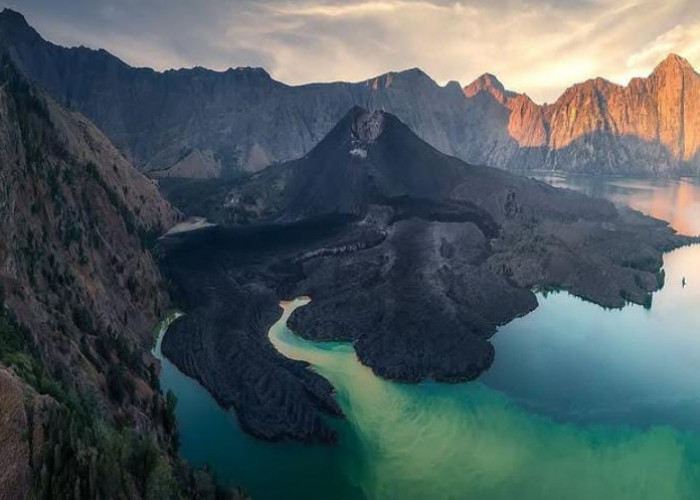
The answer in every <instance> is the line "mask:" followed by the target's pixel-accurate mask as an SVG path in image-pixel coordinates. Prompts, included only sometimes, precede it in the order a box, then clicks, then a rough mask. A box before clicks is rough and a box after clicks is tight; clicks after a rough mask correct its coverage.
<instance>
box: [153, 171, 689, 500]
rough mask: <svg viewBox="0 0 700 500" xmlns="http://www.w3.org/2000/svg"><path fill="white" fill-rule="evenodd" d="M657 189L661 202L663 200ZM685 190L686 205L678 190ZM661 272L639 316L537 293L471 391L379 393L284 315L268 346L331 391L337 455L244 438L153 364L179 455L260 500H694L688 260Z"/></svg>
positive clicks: (461, 387) (369, 377)
mask: <svg viewBox="0 0 700 500" xmlns="http://www.w3.org/2000/svg"><path fill="white" fill-rule="evenodd" d="M615 182H617V183H618V184H619V183H620V182H621V181H620V180H616V181H615ZM630 182H633V181H630ZM614 189H616V188H614ZM625 189H628V188H625ZM635 189H636V188H635ZM635 189H632V190H631V191H627V192H626V193H623V197H624V196H627V197H628V198H629V199H626V200H624V199H623V200H622V201H624V202H628V203H630V204H634V203H633V202H634V200H632V199H631V198H634V197H635V196H639V197H646V198H648V197H649V189H648V187H646V186H643V185H642V187H641V188H639V189H640V190H641V191H639V192H638V191H635ZM657 189H660V192H661V193H662V195H663V196H665V199H666V200H668V199H672V198H673V196H671V195H669V194H668V189H671V190H672V189H675V187H671V188H668V189H666V188H663V187H662V188H658V187H654V188H653V189H652V191H653V190H657ZM665 189H666V190H665ZM684 189H686V188H684ZM640 192H641V193H642V194H641V195H640ZM690 192H691V194H692V196H691V197H690V198H691V199H692V200H694V199H700V197H699V198H694V197H695V196H696V195H697V187H696V186H695V185H693V184H692V183H691V185H690ZM603 194H604V195H606V194H605V193H603ZM618 194H619V193H618ZM686 194H687V193H686ZM606 196H607V195H606ZM657 196H658V195H657ZM669 197H670V198H669ZM652 198H653V196H652ZM681 198H683V200H686V201H684V202H683V203H686V205H685V210H682V209H680V208H678V207H676V209H674V213H676V212H683V213H687V214H688V218H689V219H693V220H689V221H685V222H683V223H684V224H687V225H686V226H684V227H685V228H686V230H685V231H684V232H686V231H691V230H692V227H693V224H695V223H697V221H700V218H698V219H696V218H695V215H696V214H695V213H694V210H695V207H694V202H692V203H690V202H688V201H687V199H688V196H686V195H684V196H683V197H681ZM616 201H620V200H616ZM667 202H668V201H667ZM640 203H642V202H640ZM645 203H646V202H645ZM669 203H670V202H669ZM688 203H689V204H688ZM637 208H640V209H643V207H640V206H637ZM648 213H651V210H649V211H648ZM664 262H665V269H666V275H667V283H666V286H665V287H664V288H663V290H661V291H660V292H658V293H656V294H655V295H654V300H653V303H652V307H651V308H650V309H644V308H642V307H638V306H629V307H626V308H624V309H622V310H604V309H602V308H600V307H598V306H596V305H594V304H590V303H587V302H583V301H581V300H579V299H577V298H575V297H572V296H570V295H568V294H566V293H561V294H551V295H548V296H544V295H539V296H538V300H539V302H540V307H539V308H538V309H537V310H535V311H534V312H533V313H531V314H529V315H527V316H525V317H524V318H520V319H517V320H515V321H513V322H511V323H510V324H508V325H506V326H504V327H503V328H501V329H500V330H499V332H498V333H497V334H496V336H495V337H494V338H493V341H494V344H495V346H496V360H495V363H494V366H493V368H492V369H491V370H490V371H489V372H488V373H487V374H485V375H484V376H483V377H482V378H481V379H480V381H478V382H475V383H469V384H456V385H448V384H436V383H423V384H419V385H401V384H394V383H391V382H387V381H384V380H381V379H379V378H377V377H375V376H374V375H373V374H372V373H371V371H370V370H369V369H367V368H366V367H364V366H362V365H361V364H360V363H359V362H358V361H357V359H356V357H355V354H354V351H353V349H352V347H351V346H350V345H345V344H340V343H327V344H318V343H311V342H308V341H305V340H303V339H301V338H299V337H297V336H295V335H294V334H293V333H291V332H290V331H289V330H288V329H287V328H286V327H285V320H286V317H287V315H288V314H289V312H291V309H292V308H294V307H303V304H304V302H305V301H304V299H299V300H297V301H295V302H293V303H288V304H283V306H284V314H283V309H280V314H281V318H280V321H279V322H278V323H277V324H276V325H275V326H274V327H273V328H272V329H271V330H270V340H271V341H272V342H273V344H274V345H275V347H276V348H277V349H278V350H279V351H280V352H282V353H283V354H284V355H285V356H287V357H290V358H294V359H303V360H306V361H308V362H309V363H310V364H311V365H312V367H313V369H314V370H316V371H317V372H319V373H320V374H321V375H322V376H324V377H326V378H327V379H328V380H329V381H330V382H331V383H332V384H333V385H334V387H335V388H336V390H337V397H338V401H339V403H340V405H341V406H342V408H343V410H344V411H345V413H346V415H347V420H342V421H341V420H332V421H331V423H332V425H334V426H335V427H336V428H337V429H338V432H339V434H340V445H339V446H337V447H328V446H320V445H318V446H307V445H299V444H292V443H281V444H269V443H263V442H260V441H257V440H255V439H253V438H250V437H248V436H247V435H245V434H244V433H243V432H242V431H241V430H240V429H239V427H238V425H237V423H236V421H235V417H234V416H233V415H231V414H230V413H228V412H226V411H224V410H222V409H220V408H219V407H218V406H217V405H216V403H215V402H214V401H213V399H212V398H211V397H210V396H209V395H208V393H207V392H206V391H205V390H204V389H203V388H201V386H199V385H198V384H197V383H196V382H194V381H192V380H191V379H189V378H187V377H185V376H184V375H182V374H181V373H180V372H179V371H177V369H176V368H175V367H174V366H173V365H172V364H170V363H169V362H168V361H167V360H163V371H162V374H161V383H162V385H163V387H164V389H172V390H173V391H174V392H175V393H176V395H177V396H178V399H179V404H178V407H177V417H178V421H179V423H180V431H181V442H182V453H183V455H184V456H185V457H186V459H187V460H188V461H190V462H191V463H193V464H197V465H202V464H204V463H210V464H211V466H212V468H213V470H214V472H215V473H216V474H217V476H218V477H219V478H220V479H222V480H224V481H225V482H228V483H229V484H233V485H238V486H242V487H243V488H244V489H246V490H247V491H248V492H249V493H250V494H251V495H252V496H253V498H260V499H276V498H377V499H394V498H396V499H411V498H416V499H423V498H430V499H442V498H445V499H449V498H476V499H513V498H518V499H542V498H556V499H566V498H570V499H589V498H630V499H640V498H649V499H659V498H662V499H667V498H668V499H673V498H697V497H698V492H700V328H699V327H700V310H699V309H698V307H699V306H700V300H699V299H700V265H699V264H700V247H698V246H696V247H688V248H683V249H680V250H677V251H674V252H671V253H669V254H667V255H666V257H665V261H664ZM682 277H686V281H687V283H686V286H685V287H683V286H682V284H681V280H682ZM166 326H167V325H164V329H165V327H166ZM156 354H157V355H158V354H159V350H158V346H157V347H156Z"/></svg>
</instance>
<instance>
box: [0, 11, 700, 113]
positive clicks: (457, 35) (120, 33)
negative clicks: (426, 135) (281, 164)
mask: <svg viewBox="0 0 700 500" xmlns="http://www.w3.org/2000/svg"><path fill="white" fill-rule="evenodd" d="M697 2H698V0H462V1H454V0H342V1H341V0H328V1H311V0H270V1H265V0H60V1H56V0H0V5H4V6H8V7H11V8H14V9H16V10H19V11H21V12H22V13H23V14H25V16H26V17H27V19H28V21H29V22H30V24H32V25H33V26H34V27H35V28H37V29H38V30H39V32H40V33H42V35H43V36H44V37H45V38H47V39H49V40H51V41H54V42H56V43H60V44H62V45H86V46H89V47H95V48H99V47H101V48H105V49H107V50H109V51H110V52H112V53H113V54H115V55H117V56H119V57H120V58H122V59H123V60H124V61H126V62H128V63H130V64H132V65H137V66H150V67H154V68H156V69H167V68H179V67H191V66H196V65H199V66H205V67H210V68H214V69H226V68H228V67H230V66H233V67H235V66H263V67H264V68H266V69H267V70H268V71H269V72H270V73H271V74H272V75H273V77H275V78H277V79H278V80H281V81H284V82H286V83H290V84H298V83H307V82H313V81H333V80H349V81H357V80H363V79H366V78H368V77H370V76H374V75H377V74H380V73H383V72H386V71H389V70H398V69H406V68H411V67H415V66H418V67H421V68H422V69H423V70H425V71H426V72H427V73H428V74H430V75H431V76H432V77H433V78H434V79H435V80H437V81H438V82H440V83H445V82H447V81H449V80H458V81H459V82H460V83H462V84H463V85H465V84H467V83H469V82H470V81H472V80H473V79H474V78H476V77H477V76H479V75H480V74H481V73H484V72H491V73H494V74H496V75H497V76H498V77H499V79H500V80H501V81H502V82H503V83H504V84H505V85H506V87H508V88H510V89H513V90H517V91H523V92H526V93H528V94H529V95H530V96H532V97H533V98H534V99H535V100H537V101H539V102H544V101H552V100H554V99H555V98H556V97H557V96H558V95H559V94H560V93H561V91H562V90H563V89H564V88H566V87H567V86H568V85H570V84H572V83H575V82H578V81H582V80H585V79H587V78H590V77H593V76H603V77H606V78H608V79H610V80H613V81H616V82H618V83H627V81H628V80H629V79H630V78H631V77H632V76H643V75H646V74H648V73H649V72H650V71H651V70H652V69H653V67H654V66H655V65H656V63H657V62H658V61H660V60H661V59H662V58H663V57H665V55H666V54H668V53H669V52H676V53H679V54H680V55H682V56H684V57H686V58H687V59H689V60H690V62H691V63H693V64H694V65H696V67H700V8H698V5H697Z"/></svg>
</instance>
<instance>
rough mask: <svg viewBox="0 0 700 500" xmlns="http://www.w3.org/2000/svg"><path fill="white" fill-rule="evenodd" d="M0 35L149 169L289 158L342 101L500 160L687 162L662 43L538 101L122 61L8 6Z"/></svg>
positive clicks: (691, 160) (413, 81)
mask: <svg viewBox="0 0 700 500" xmlns="http://www.w3.org/2000/svg"><path fill="white" fill-rule="evenodd" d="M0 42H1V43H2V44H3V45H4V46H6V47H7V48H8V51H9V53H10V54H11V55H12V57H13V59H14V61H15V62H16V63H17V64H18V65H19V67H21V68H22V69H23V71H24V72H26V74H27V75H29V76H30V77H31V78H32V79H33V80H34V81H36V82H37V83H38V84H39V85H40V86H42V87H43V88H45V89H46V90H47V91H48V92H49V93H50V94H51V95H52V96H53V97H54V98H55V99H56V100H58V101H59V102H60V103H62V104H63V105H65V106H66V107H69V108H71V109H76V110H79V111H80V112H82V113H83V114H85V115H86V116H88V117H89V118H90V119H91V120H93V121H94V122H95V123H96V124H97V125H98V126H99V127H100V128H101V129H102V130H103V131H104V132H105V133H106V134H107V135H108V136H109V137H110V138H111V139H112V141H113V142H114V143H115V144H116V145H117V146H118V147H119V149H120V150H121V151H122V152H123V153H124V154H125V155H126V156H127V158H129V159H130V160H131V161H132V162H133V163H134V164H135V165H136V166H137V167H138V168H139V169H140V170H142V171H145V172H148V173H149V175H152V176H157V177H175V178H183V177H184V178H216V177H222V176H223V177H230V176H236V175H239V174H240V173H241V172H244V171H245V172H255V171H258V170H260V169H262V168H265V167H266V166H268V165H270V164H275V163H280V162H284V161H287V160H291V159H294V158H298V157H300V156H302V155H304V154H305V153H307V152H308V151H310V150H311V149H312V148H313V147H314V146H315V145H316V144H317V143H318V142H319V141H320V140H321V139H322V138H323V137H324V136H325V135H326V134H327V133H328V132H329V131H330V130H331V128H332V127H333V126H334V125H335V124H336V123H337V122H338V120H340V119H341V118H342V117H343V116H344V115H345V114H346V113H347V111H348V110H349V109H350V108H352V107H353V106H361V107H363V108H365V109H370V110H384V111H389V112H391V113H392V114H395V115H396V116H397V117H398V118H399V119H400V120H401V121H403V122H404V123H406V124H407V125H408V126H409V127H410V128H411V129H412V130H413V131H414V132H416V134H417V135H418V136H419V137H421V138H422V139H423V140H425V141H427V142H428V143H430V144H431V145H432V146H434V147H435V148H437V149H438V150H440V151H441V152H443V153H446V154H450V155H453V156H457V157H458V158H461V159H463V160H465V161H467V162H469V163H472V164H484V165H490V166H495V167H500V168H503V169H507V170H514V171H527V170H531V169H549V170H561V171H572V172H584V173H601V174H633V175H653V176H668V175H680V174H695V173H696V172H697V168H698V166H699V165H700V159H698V147H699V146H698V140H697V136H698V135H699V134H700V132H699V131H698V130H699V128H700V124H698V123H697V119H696V118H695V116H696V115H697V113H695V112H694V110H696V109H697V106H698V104H699V103H698V102H697V100H698V90H697V89H698V86H699V85H700V76H698V74H697V73H696V72H695V71H694V70H693V68H692V67H691V66H690V65H689V64H688V62H687V61H685V60H683V59H682V58H680V57H678V56H674V55H672V56H669V58H668V59H666V60H665V61H664V62H663V63H661V64H660V65H659V66H658V67H657V68H656V69H655V71H654V72H653V73H652V74H651V75H650V76H649V78H636V79H634V80H632V81H631V82H630V84H629V85H628V86H626V87H623V86H619V85H615V84H612V83H610V82H607V81H605V80H603V79H600V78H598V79H594V80H589V81H587V82H585V83H582V84H578V85H574V86H573V87H571V88H570V89H568V90H567V91H566V92H565V93H564V94H563V95H562V96H561V97H560V98H559V99H558V100H557V101H556V102H555V103H553V104H549V105H539V104H536V103H535V102H533V101H532V100H531V99H530V98H529V97H528V96H527V95H524V94H518V93H515V92H511V91H508V90H506V89H505V88H504V86H503V84H502V83H501V82H499V81H498V79H497V78H496V77H495V76H494V75H491V74H484V75H483V76H481V77H479V78H478V79H477V80H475V81H474V82H472V83H471V84H470V85H468V86H466V87H465V88H463V89H462V88H460V85H459V84H458V83H457V82H450V83H448V84H447V85H445V86H440V85H438V84H437V83H435V82H434V81H433V80H432V79H431V78H430V77H428V76H427V75H426V74H425V73H423V72H422V71H421V70H419V69H411V70H407V71H401V72H391V73H387V74H384V75H380V76H378V77H375V78H370V79H368V80H366V81H363V82H358V83H344V82H337V83H327V84H310V85H301V86H288V85H285V84H283V83H280V82H277V81H275V80H273V79H272V78H271V77H270V75H269V74H267V73H266V72H265V71H264V70H263V69H260V68H237V69H229V70H227V71H223V72H217V71H211V70H207V69H204V68H192V69H181V70H169V71H165V72H162V73H160V72H156V71H153V70H151V69H147V68H132V67H130V66H128V65H127V64H125V63H124V62H122V61H120V60H119V59H118V58H116V57H114V56H112V55H111V54H109V53H108V52H106V51H104V50H91V49H88V48H85V47H77V48H64V47H60V46H57V45H54V44H52V43H50V42H47V41H45V40H44V39H42V38H41V36H40V35H39V34H38V33H37V32H36V31H35V30H34V29H33V28H31V27H30V26H29V25H28V24H27V22H26V20H25V19H24V17H22V16H21V14H19V13H17V12H14V11H11V10H8V9H5V10H4V11H3V12H2V13H1V14H0ZM88 82H89V83H88Z"/></svg>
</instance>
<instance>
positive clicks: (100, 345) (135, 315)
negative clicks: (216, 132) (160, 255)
mask: <svg viewBox="0 0 700 500" xmlns="http://www.w3.org/2000/svg"><path fill="white" fill-rule="evenodd" d="M0 186H2V189H1V190H0V401H1V405H2V410H0V415H1V416H2V418H0V436H2V439H0V455H1V456H2V457H4V459H3V466H2V467H1V468H0V485H1V487H0V490H1V491H2V495H8V496H7V497H6V498H26V497H28V496H31V497H36V498H68V497H74V496H76V497H81V498H97V497H100V498H143V497H146V496H147V495H150V496H151V497H153V496H155V497H160V498H165V497H168V496H170V495H175V496H177V495H178V494H180V493H185V494H188V493H187V490H188V489H190V488H191V487H192V488H195V487H194V486H191V485H190V484H189V483H188V482H189V481H190V480H191V479H192V476H189V472H187V470H186V469H185V468H181V467H182V466H181V464H180V462H179V461H178V459H177V455H176V437H175V429H174V420H173V413H172V410H173V408H172V403H173V401H172V400H170V399H169V400H167V401H166V398H164V397H163V396H162V395H161V394H160V392H159V390H158V380H157V377H156V372H157V365H156V363H155V361H154V360H153V359H152V358H151V356H150V355H149V354H148V352H149V348H150V345H151V343H152V337H151V331H152V328H153V327H154V325H155V324H156V323H157V321H158V320H159V319H160V317H161V316H162V315H163V313H164V311H165V308H166V307H167V304H168V297H167V294H166V292H165V291H164V288H163V286H162V278H161V275H160V272H159V270H158V267H157V266H156V263H155V262H154V259H153V257H152V255H151V253H150V251H149V249H150V247H151V244H152V243H153V241H154V239H155V237H157V236H158V235H159V234H161V233H162V232H163V231H164V230H166V229H167V228H168V227H169V226H171V225H172V224H173V223H175V222H176V220H177V218H178V215H177V213H176V212H175V211H174V210H173V209H172V207H171V206H170V205H169V204H168V203H167V202H165V201H164V200H163V199H162V198H161V197H160V195H159V194H158V190H157V188H156V186H155V185H154V184H153V183H152V182H151V181H149V180H148V179H146V178H145V177H144V176H143V175H142V174H140V173H139V172H137V171H136V170H135V169H134V168H133V167H132V166H131V165H130V164H129V163H128V162H127V161H126V160H125V159H124V158H123V157H122V156H121V154H119V152H118V151H117V150H116V149H115V148H114V146H112V145H111V143H110V142H109V141H108V140H107V139H106V138H105V137H104V136H103V135H102V134H101V133H100V132H99V131H98V130H97V129H96V128H95V127H94V126H93V125H92V124H91V123H90V122H89V121H88V120H87V119H85V118H84V117H82V116H81V115H78V114H76V113H71V112H68V111H66V110H64V109H62V108H61V107H60V106H58V105H57V104H56V103H55V102H54V101H53V100H51V99H50V98H49V97H47V96H46V95H45V94H44V93H43V92H41V91H39V90H37V89H35V88H34V87H33V86H32V85H30V84H29V83H28V82H27V81H25V79H24V78H23V77H22V76H21V74H20V73H19V72H18V71H17V70H16V68H15V67H14V66H13V64H12V63H11V62H10V59H9V58H8V57H7V56H5V55H3V56H2V58H1V59H0ZM9 457H11V463H10V462H8V461H7V460H8V458H9ZM212 494H213V493H212ZM2 495H0V496H2Z"/></svg>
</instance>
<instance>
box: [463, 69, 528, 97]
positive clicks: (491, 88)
mask: <svg viewBox="0 0 700 500" xmlns="http://www.w3.org/2000/svg"><path fill="white" fill-rule="evenodd" d="M463 92H464V95H465V96H467V97H469V98H471V97H474V96H476V95H477V94H479V93H481V92H488V93H489V94H491V95H492V96H493V97H494V98H495V99H496V100H497V101H498V102H500V103H501V104H505V102H506V101H507V100H508V99H509V98H511V97H515V96H516V95H517V94H515V93H513V92H509V91H507V90H506V89H505V87H504V86H503V84H502V83H501V82H500V80H499V79H498V78H496V76H495V75H493V74H491V73H484V74H483V75H481V76H480V77H479V78H477V79H476V80H474V81H473V82H472V83H470V84H469V85H467V86H466V87H464V89H463Z"/></svg>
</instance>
